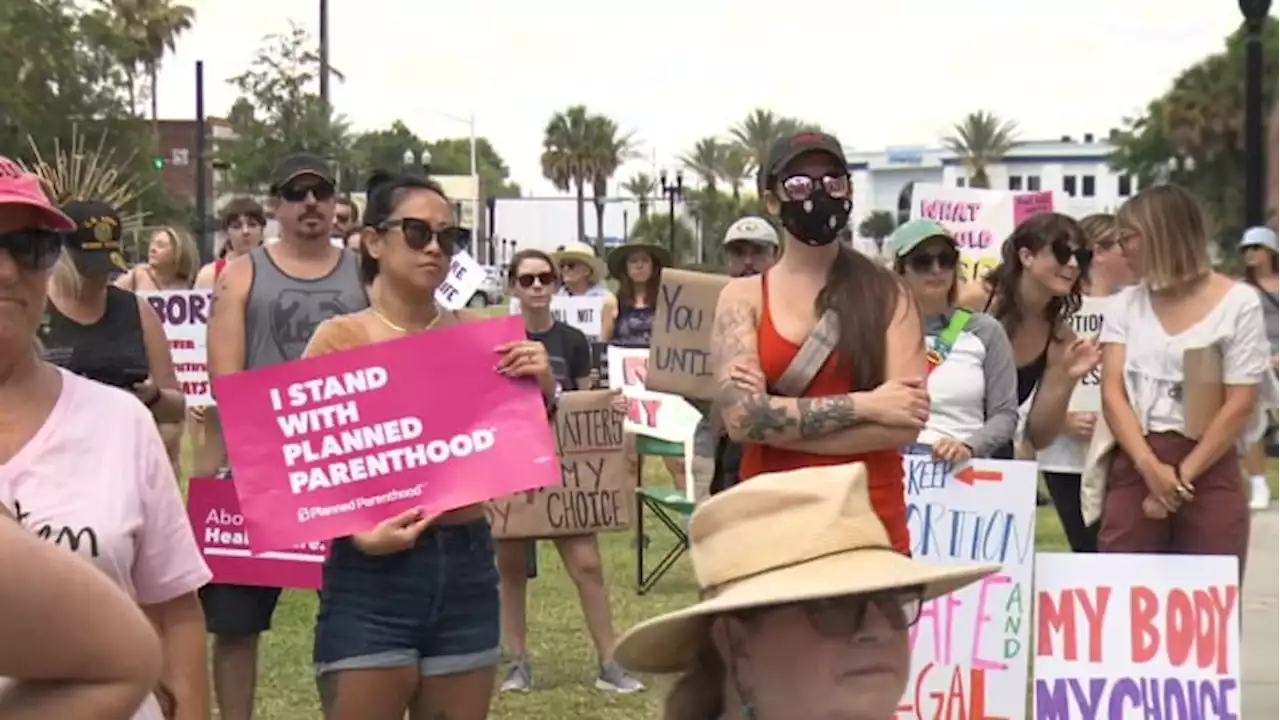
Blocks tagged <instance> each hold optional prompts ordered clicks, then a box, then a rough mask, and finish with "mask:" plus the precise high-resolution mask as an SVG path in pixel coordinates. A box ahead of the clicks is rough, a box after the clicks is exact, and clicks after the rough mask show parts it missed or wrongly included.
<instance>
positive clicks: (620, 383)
mask: <svg viewBox="0 0 1280 720" xmlns="http://www.w3.org/2000/svg"><path fill="white" fill-rule="evenodd" d="M648 376H649V349H648V348H622V347H617V346H616V345H610V346H609V388H610V389H612V390H621V391H622V394H623V395H625V396H626V398H627V400H628V406H627V415H626V417H625V418H623V421H622V429H623V430H625V431H626V432H631V433H637V434H639V435H645V436H648V437H653V438H657V439H659V440H666V441H667V442H674V443H683V442H688V441H690V440H691V439H692V438H693V431H694V429H695V428H696V427H697V425H698V421H699V420H701V419H702V413H700V412H698V409H697V408H695V407H693V406H692V405H690V404H689V402H688V401H687V400H685V399H684V398H682V397H680V396H679V395H672V394H669V393H661V392H655V391H653V390H649V389H648Z"/></svg>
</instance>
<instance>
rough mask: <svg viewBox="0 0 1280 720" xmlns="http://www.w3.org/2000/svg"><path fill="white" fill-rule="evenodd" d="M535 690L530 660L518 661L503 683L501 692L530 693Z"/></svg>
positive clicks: (512, 665) (512, 664)
mask: <svg viewBox="0 0 1280 720" xmlns="http://www.w3.org/2000/svg"><path fill="white" fill-rule="evenodd" d="M532 689H533V666H532V665H530V664H529V661H528V660H523V659H521V660H516V661H515V662H513V663H511V669H510V670H508V671H507V679H506V680H503V681H502V686H501V688H500V691H501V692H529V691H530V690H532Z"/></svg>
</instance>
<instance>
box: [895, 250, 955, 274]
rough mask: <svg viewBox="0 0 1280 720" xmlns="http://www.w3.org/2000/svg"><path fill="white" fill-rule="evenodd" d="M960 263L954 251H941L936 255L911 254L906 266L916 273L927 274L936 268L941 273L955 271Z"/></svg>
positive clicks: (924, 253)
mask: <svg viewBox="0 0 1280 720" xmlns="http://www.w3.org/2000/svg"><path fill="white" fill-rule="evenodd" d="M959 263H960V253H959V252H956V251H955V250H943V251H942V252H936V253H926V252H919V253H912V254H911V255H908V256H907V265H909V266H910V267H911V269H912V270H915V271H916V272H918V273H927V272H929V271H930V270H933V269H934V268H935V267H937V268H938V269H939V270H942V271H944V272H945V271H949V270H955V269H956V265H958V264H959Z"/></svg>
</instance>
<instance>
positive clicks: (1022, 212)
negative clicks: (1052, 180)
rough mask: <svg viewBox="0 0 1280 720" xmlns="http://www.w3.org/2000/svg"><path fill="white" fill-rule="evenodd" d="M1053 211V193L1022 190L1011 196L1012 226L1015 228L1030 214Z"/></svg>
mask: <svg viewBox="0 0 1280 720" xmlns="http://www.w3.org/2000/svg"><path fill="white" fill-rule="evenodd" d="M1046 212H1053V193H1051V192H1047V191H1046V192H1023V193H1015V194H1014V196H1013V226H1014V227H1015V228H1016V227H1018V226H1019V225H1021V224H1022V223H1023V222H1025V221H1026V220H1027V219H1028V218H1030V217H1031V216H1032V215H1039V214H1040V213H1046Z"/></svg>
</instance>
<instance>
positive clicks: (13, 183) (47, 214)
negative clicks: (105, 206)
mask: <svg viewBox="0 0 1280 720" xmlns="http://www.w3.org/2000/svg"><path fill="white" fill-rule="evenodd" d="M4 205H26V206H28V207H33V208H35V209H36V210H38V211H39V213H40V218H41V221H42V222H43V223H44V225H45V229H47V230H71V229H73V228H75V226H76V224H75V223H74V222H72V221H71V218H69V217H67V216H66V215H65V214H63V212H62V211H61V210H59V209H58V208H57V206H56V205H54V204H53V203H52V202H49V196H48V195H45V193H44V188H43V187H41V185H40V179H39V178H37V177H36V176H35V175H32V174H31V173H29V172H27V171H26V170H24V169H22V166H21V165H19V164H18V163H16V162H14V161H12V160H10V159H9V158H7V157H4V156H3V155H0V206H4Z"/></svg>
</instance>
